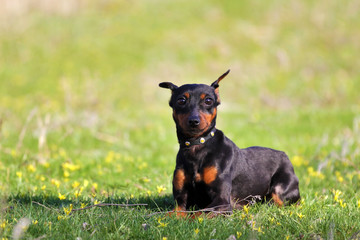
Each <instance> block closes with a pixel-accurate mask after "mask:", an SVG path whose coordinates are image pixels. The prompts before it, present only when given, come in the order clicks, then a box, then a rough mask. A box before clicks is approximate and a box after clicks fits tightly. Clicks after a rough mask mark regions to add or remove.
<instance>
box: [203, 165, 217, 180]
mask: <svg viewBox="0 0 360 240" xmlns="http://www.w3.org/2000/svg"><path fill="white" fill-rule="evenodd" d="M217 173H218V170H217V168H216V167H215V166H211V167H206V168H204V170H203V174H202V180H203V181H204V183H205V184H210V183H212V182H213V181H215V179H216V178H217Z"/></svg>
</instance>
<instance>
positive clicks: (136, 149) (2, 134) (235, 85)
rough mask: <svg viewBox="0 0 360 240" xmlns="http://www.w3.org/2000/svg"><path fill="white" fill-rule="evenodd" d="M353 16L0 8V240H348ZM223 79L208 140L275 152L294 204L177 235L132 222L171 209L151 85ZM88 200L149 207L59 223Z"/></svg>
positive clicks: (168, 136)
mask: <svg viewBox="0 0 360 240" xmlns="http://www.w3.org/2000/svg"><path fill="white" fill-rule="evenodd" d="M359 9H360V1H357V0H349V1H338V0H318V1H314V0H305V1H295V0H290V1H283V0H270V1H260V0H253V1H250V0H244V1H235V0H233V1H220V0H208V1H187V0H172V1H162V0H147V1H129V0H126V1H125V0H119V1H115V0H99V1H95V0H88V1H86V0H62V1H53V0H0V200H1V201H0V209H1V211H0V235H3V236H4V238H5V239H6V238H12V237H13V235H12V234H13V232H15V230H13V229H15V228H16V227H15V226H17V224H18V220H19V219H20V218H23V217H27V218H29V219H31V226H30V228H29V229H28V231H27V232H26V235H25V237H26V238H29V239H31V238H42V236H45V237H48V238H50V239H74V238H76V237H79V236H80V237H83V238H84V239H89V238H92V237H94V238H99V239H100V238H104V237H107V238H109V239H110V238H112V239H120V238H124V239H125V238H129V239H141V238H149V237H150V236H151V238H153V239H165V238H166V237H169V239H176V238H187V239H193V238H195V237H196V236H197V237H199V238H200V239H201V238H202V239H215V238H217V239H227V238H228V237H229V236H230V237H231V236H232V235H233V236H236V237H237V238H240V237H241V236H242V234H243V236H244V237H245V238H246V237H249V238H252V239H253V238H257V237H259V238H263V239H271V238H273V239H274V237H275V238H277V239H295V238H302V237H305V239H315V238H316V239H320V238H328V239H333V237H334V236H335V238H334V239H343V238H345V239H346V238H350V237H351V236H354V235H353V234H354V232H358V230H359V222H360V221H359V219H360V215H359V211H358V210H359V208H360V194H359V192H358V191H357V190H358V189H359V187H360V170H359V164H360V150H359V149H360V114H359V112H360V96H359V89H360V58H359V53H360V31H359V26H360V17H359V16H360V15H359ZM227 69H231V72H230V74H229V75H228V76H227V77H226V79H224V80H223V81H222V82H221V86H220V96H221V100H222V104H221V105H220V106H219V108H218V118H217V119H218V120H217V127H218V128H219V129H221V130H223V131H224V132H225V134H226V135H227V136H228V137H229V138H231V139H232V140H233V141H234V142H235V143H236V144H237V145H238V146H239V147H248V146H252V145H260V146H266V147H271V148H275V149H280V150H283V151H285V152H286V153H287V154H288V155H289V157H290V159H291V161H292V162H293V164H294V167H295V172H296V174H297V176H298V177H299V180H300V191H301V195H302V202H301V205H300V206H299V207H297V208H295V207H294V208H292V207H289V208H282V209H277V208H274V207H271V206H254V207H251V208H250V210H246V211H241V212H239V211H238V212H235V214H234V215H233V216H232V217H231V218H217V219H214V220H213V221H210V220H209V221H207V220H206V219H205V220H204V219H202V220H201V221H200V219H199V220H196V221H195V222H187V221H184V222H181V224H179V221H178V220H177V219H170V218H168V219H165V218H159V217H158V216H159V215H154V216H153V217H150V218H149V217H144V216H146V215H147V214H149V213H154V211H163V210H169V209H171V208H172V207H173V204H174V202H173V199H172V197H171V189H172V186H171V179H172V172H173V169H174V167H175V156H176V152H177V149H178V144H177V139H176V134H175V124H174V123H173V120H172V116H171V109H170V108H169V106H168V100H169V98H170V91H168V90H166V89H161V88H159V87H158V84H159V83H160V82H163V81H171V82H173V83H175V84H176V85H181V84H185V83H208V84H210V83H212V82H213V81H214V80H216V79H217V77H219V76H220V75H221V74H222V73H224V72H225V71H226V70H227ZM33 201H38V202H39V203H40V204H43V206H45V208H44V207H43V206H41V205H34V204H35V203H34V202H33ZM104 201H106V202H111V203H113V202H115V203H118V202H121V203H123V202H135V203H142V202H146V203H150V204H152V205H151V206H150V207H148V208H142V209H138V210H139V211H131V210H129V209H120V208H116V211H115V210H114V208H96V209H89V210H86V211H82V212H81V213H83V214H74V215H69V210H68V209H70V206H74V208H80V207H81V208H82V207H84V206H89V205H91V204H96V203H99V202H104ZM70 204H73V205H70ZM46 206H48V207H46ZM154 206H155V207H154ZM49 209H50V210H49ZM51 209H52V210H54V209H55V211H56V213H55V214H54V211H52V210H51ZM113 210H114V211H113ZM119 213H120V214H119ZM155 214H156V213H155ZM104 216H105V217H104ZM233 220H235V221H233ZM255 221H256V225H255ZM249 222H250V223H252V225H251V224H250V223H249ZM84 223H87V224H88V223H89V224H90V225H89V224H88V225H84ZM144 223H146V224H148V225H149V226H151V228H150V230H145V231H143V230H144V229H143V228H142V226H143V224H144ZM203 223H204V224H203ZM205 223H206V224H205ZM168 224H169V225H168ZM167 225H168V226H167ZM84 226H85V227H84ZM145 226H147V225H145ZM219 227H221V231H217V232H216V228H219ZM214 230H215V232H214ZM64 234H65V235H64ZM93 234H95V235H93ZM162 237H164V238H162ZM355 237H356V236H355ZM233 238H234V237H233ZM233 238H231V239H233Z"/></svg>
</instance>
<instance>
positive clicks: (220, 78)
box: [211, 69, 230, 104]
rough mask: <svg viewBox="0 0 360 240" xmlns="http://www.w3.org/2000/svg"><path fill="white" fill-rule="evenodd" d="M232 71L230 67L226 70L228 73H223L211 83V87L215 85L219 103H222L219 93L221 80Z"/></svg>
mask: <svg viewBox="0 0 360 240" xmlns="http://www.w3.org/2000/svg"><path fill="white" fill-rule="evenodd" d="M229 72H230V69H229V70H227V71H226V73H224V74H223V75H221V76H220V77H219V78H218V79H217V80H216V81H215V82H213V83H212V84H211V87H213V88H214V89H215V90H214V91H215V94H216V97H217V103H218V104H220V95H219V82H220V81H221V80H223V78H224V77H226V75H228V74H229Z"/></svg>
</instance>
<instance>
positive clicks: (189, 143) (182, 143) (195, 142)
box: [179, 129, 216, 147]
mask: <svg viewBox="0 0 360 240" xmlns="http://www.w3.org/2000/svg"><path fill="white" fill-rule="evenodd" d="M215 132H216V129H214V130H212V131H211V132H209V133H208V134H207V135H206V136H203V137H200V138H197V139H194V140H185V141H180V142H179V143H180V146H181V147H191V146H194V145H201V144H204V143H205V142H206V141H208V140H209V139H210V138H212V137H214V136H215Z"/></svg>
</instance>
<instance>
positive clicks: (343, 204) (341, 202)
mask: <svg viewBox="0 0 360 240" xmlns="http://www.w3.org/2000/svg"><path fill="white" fill-rule="evenodd" d="M339 204H340V206H341V207H342V208H345V207H346V203H344V202H343V200H342V199H340V200H339Z"/></svg>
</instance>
